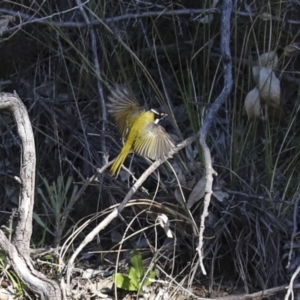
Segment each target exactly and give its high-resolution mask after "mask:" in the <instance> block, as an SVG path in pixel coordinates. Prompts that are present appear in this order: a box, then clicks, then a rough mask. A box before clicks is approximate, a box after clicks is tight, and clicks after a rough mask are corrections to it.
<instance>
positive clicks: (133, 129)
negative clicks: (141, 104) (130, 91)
mask: <svg viewBox="0 0 300 300" xmlns="http://www.w3.org/2000/svg"><path fill="white" fill-rule="evenodd" d="M154 120H155V118H154V114H153V112H151V111H145V112H142V113H140V114H139V115H138V116H137V117H136V118H135V119H134V120H132V121H131V124H129V126H128V127H129V128H128V129H129V132H128V135H127V138H126V140H128V139H130V142H131V143H133V142H134V139H135V138H136V137H137V136H138V134H139V133H142V132H143V130H144V129H145V128H146V126H147V125H148V124H149V123H153V122H154Z"/></svg>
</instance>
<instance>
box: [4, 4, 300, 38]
mask: <svg viewBox="0 0 300 300" xmlns="http://www.w3.org/2000/svg"><path fill="white" fill-rule="evenodd" d="M77 8H78V7H74V8H71V10H75V9H77ZM69 11H70V10H67V11H63V12H59V13H56V15H58V14H61V15H62V14H64V13H65V12H69ZM0 13H2V14H7V15H10V16H15V17H20V18H21V19H22V20H25V21H26V23H21V24H19V25H16V26H14V27H12V28H8V29H7V30H6V31H5V32H8V31H13V30H16V29H19V28H20V27H23V26H25V25H26V24H31V23H38V24H43V25H51V26H54V27H58V28H82V27H86V26H87V23H86V22H73V21H66V22H57V21H52V18H53V16H54V15H55V14H52V15H49V16H46V17H39V18H38V17H34V16H32V15H29V14H26V13H23V12H20V11H15V10H12V9H7V8H0ZM219 13H220V10H219V9H218V8H210V9H188V8H184V9H175V10H169V9H164V10H159V11H145V12H142V13H128V14H125V15H120V16H115V17H109V18H103V19H101V20H100V19H99V20H94V21H92V22H91V23H90V24H91V25H92V26H99V25H102V24H103V23H106V24H109V23H115V22H121V21H124V20H125V21H128V20H131V19H133V20H136V19H139V18H148V17H160V16H191V17H193V16H196V17H195V18H194V19H197V18H199V17H201V15H202V14H203V15H204V14H205V15H208V14H219ZM233 13H234V14H235V15H238V16H241V17H246V18H255V17H258V18H261V19H262V20H265V19H266V17H267V18H268V19H269V20H272V21H276V22H282V23H284V24H289V25H296V26H298V25H299V24H300V21H299V20H289V19H285V18H280V17H278V16H272V15H271V14H270V15H266V14H263V13H256V12H248V11H240V10H235V11H233ZM194 19H193V20H194Z"/></svg>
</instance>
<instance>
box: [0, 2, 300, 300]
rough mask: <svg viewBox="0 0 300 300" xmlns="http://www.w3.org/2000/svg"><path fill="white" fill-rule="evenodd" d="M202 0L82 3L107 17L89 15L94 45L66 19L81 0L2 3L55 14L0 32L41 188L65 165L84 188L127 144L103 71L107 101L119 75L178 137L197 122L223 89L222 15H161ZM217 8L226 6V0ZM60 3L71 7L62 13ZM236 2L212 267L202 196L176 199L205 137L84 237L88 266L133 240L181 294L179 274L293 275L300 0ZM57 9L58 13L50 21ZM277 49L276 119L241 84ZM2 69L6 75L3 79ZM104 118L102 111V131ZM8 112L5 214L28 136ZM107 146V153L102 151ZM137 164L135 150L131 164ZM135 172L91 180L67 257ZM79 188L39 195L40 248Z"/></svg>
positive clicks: (66, 231) (197, 167)
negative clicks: (57, 200) (253, 114)
mask: <svg viewBox="0 0 300 300" xmlns="http://www.w3.org/2000/svg"><path fill="white" fill-rule="evenodd" d="M203 2H205V3H206V5H205V4H203V5H202V4H201V5H199V7H198V6H197V7H191V5H192V4H191V1H178V3H177V1H173V2H172V3H169V4H168V6H165V5H163V4H162V3H161V2H159V1H156V2H155V1H153V2H152V5H150V2H141V3H140V4H137V3H136V2H134V1H122V2H119V1H114V2H112V1H90V2H89V3H88V6H87V7H86V8H87V9H86V12H87V13H88V15H89V18H90V19H91V20H94V21H95V22H98V23H99V24H98V25H96V26H94V27H93V28H94V32H95V35H96V41H97V44H96V46H95V45H94V46H92V44H91V39H90V38H91V36H90V33H91V32H90V29H88V27H87V26H78V27H76V26H75V25H74V26H69V27H66V25H65V24H66V22H67V21H69V20H72V21H73V22H84V19H83V17H82V15H81V13H80V11H79V10H78V9H75V8H74V7H75V5H74V4H73V3H72V1H64V2H62V3H59V1H57V3H54V4H52V5H50V4H48V3H47V2H46V3H43V1H35V2H34V4H33V6H31V7H29V4H28V2H27V1H24V2H23V3H22V4H14V5H13V4H10V3H6V4H5V5H3V6H2V7H1V8H0V12H1V9H8V10H10V11H11V12H12V11H21V12H23V13H24V14H26V15H33V14H34V12H36V13H37V14H36V15H35V17H36V18H38V19H41V18H42V17H45V16H53V18H52V19H51V20H50V19H49V20H48V21H49V23H46V20H44V21H43V22H41V24H39V23H37V22H33V23H29V24H24V25H23V26H20V27H17V25H18V24H19V22H20V21H19V20H18V19H16V21H15V23H12V24H11V27H13V25H15V26H16V28H17V29H16V31H15V33H14V35H12V32H10V33H6V34H4V36H2V40H1V39H0V42H1V55H0V65H1V68H0V78H1V80H3V83H4V84H3V85H1V86H2V91H8V92H11V91H13V90H16V91H17V93H18V94H19V95H20V97H21V99H23V100H24V102H25V104H26V106H27V108H28V110H29V113H30V116H31V120H32V125H33V128H34V133H35V138H36V148H37V154H38V166H37V174H38V175H39V176H38V177H37V187H38V188H39V189H40V190H42V191H44V193H46V185H45V182H43V180H42V178H44V180H46V182H47V183H48V184H49V185H50V186H51V184H52V183H53V182H57V180H58V177H59V176H62V178H65V181H64V183H63V186H65V184H66V182H67V179H68V178H69V177H71V178H72V180H73V183H72V185H74V186H76V185H77V186H78V187H79V188H80V187H81V186H82V184H83V182H84V181H85V179H86V178H87V177H91V176H92V175H93V174H95V173H96V170H97V168H98V167H100V166H101V165H103V164H104V160H105V158H106V155H109V159H112V158H114V157H115V156H116V155H117V154H118V152H119V150H120V147H121V141H120V138H119V136H118V135H117V133H116V131H115V129H114V126H113V124H112V123H111V119H110V117H109V116H108V119H107V120H103V113H102V110H103V109H105V108H103V107H102V106H101V95H100V94H99V85H97V81H98V80H99V81H98V83H99V82H100V85H101V87H102V88H103V91H104V99H105V100H106V99H107V95H108V94H109V89H110V87H111V86H112V85H113V84H115V83H122V84H125V85H128V86H130V88H131V89H132V90H133V91H134V92H135V94H136V96H137V97H138V98H139V99H140V100H141V103H143V102H144V103H145V104H146V105H147V106H148V107H163V108H164V109H165V110H166V111H167V113H168V114H169V120H168V121H166V122H165V123H164V124H163V125H164V126H165V127H166V129H167V130H168V132H169V133H170V134H171V135H172V136H173V137H174V139H175V140H177V141H180V140H182V139H183V138H187V137H189V136H191V135H192V134H193V133H196V132H198V130H199V128H200V127H201V125H202V122H203V118H204V116H205V113H206V111H207V109H208V108H209V107H210V104H211V103H212V102H213V101H214V99H215V98H216V97H217V95H218V94H219V93H220V91H221V90H222V88H223V85H222V84H223V82H222V79H221V78H222V67H221V57H220V49H219V44H220V41H219V32H220V13H219V11H215V12H214V14H213V16H214V20H213V21H212V22H211V23H209V24H203V23H201V22H200V21H199V20H200V19H201V18H202V17H203V16H205V15H202V16H200V17H197V16H198V15H191V14H189V13H185V14H173V15H172V14H164V12H163V11H164V10H163V9H166V8H167V9H168V10H169V9H174V10H179V9H187V11H188V8H194V9H203V8H207V9H209V8H210V4H209V3H208V2H209V1H203ZM193 3H194V2H193ZM217 7H218V8H219V9H220V8H221V6H220V4H219V5H218V6H217ZM69 9H70V11H68V10H69ZM58 11H66V13H64V14H56V12H58ZM153 11H162V13H161V15H158V14H157V15H152V16H149V17H136V18H135V17H130V16H131V14H135V15H140V14H141V13H144V14H147V13H148V14H150V15H151V13H152V12H153ZM234 11H235V13H234V14H233V15H232V30H231V51H232V58H233V61H234V68H233V75H234V90H233V92H232V95H231V97H230V99H228V101H227V103H226V105H225V106H224V107H222V109H221V110H220V111H219V113H218V115H217V116H216V118H215V122H214V126H213V128H212V129H211V132H210V136H209V144H210V147H211V151H212V156H213V160H214V166H215V169H216V170H217V171H218V174H219V175H218V176H217V178H216V180H215V185H214V191H215V194H216V191H217V190H218V191H222V192H223V193H226V195H227V198H226V199H225V198H224V197H223V198H222V197H221V198H222V200H223V201H222V202H221V201H219V200H220V198H219V200H218V199H217V197H214V198H213V199H212V203H211V206H210V216H209V218H208V220H207V225H206V232H205V235H206V236H205V237H206V240H205V266H206V268H207V270H208V273H209V276H208V277H207V278H204V277H203V276H202V275H201V273H200V272H199V270H198V269H197V268H196V265H197V253H196V251H195V245H197V240H196V239H197V230H198V225H199V220H200V215H201V211H202V207H201V202H198V203H197V204H195V205H194V206H193V207H192V209H191V212H189V211H188V210H187V209H186V207H185V205H184V204H182V203H180V202H179V200H180V199H185V200H187V199H188V197H189V195H190V193H191V190H192V189H193V187H194V186H195V184H196V183H197V182H198V181H199V180H200V179H201V177H202V175H203V165H202V154H201V151H200V148H199V145H197V144H194V145H192V146H190V147H188V148H187V149H185V150H183V151H182V152H181V153H180V154H179V155H178V156H176V157H174V159H172V160H171V161H170V163H171V165H172V167H173V168H174V169H175V174H176V176H175V174H174V173H173V172H172V170H171V168H170V167H169V166H168V165H167V164H165V165H164V166H163V167H161V168H160V169H159V173H158V172H156V173H154V174H153V175H152V176H151V177H150V178H149V179H148V180H147V182H146V183H145V184H144V186H143V189H140V190H139V191H138V192H137V193H136V194H135V198H134V199H133V200H132V201H131V202H130V203H129V204H128V206H127V207H126V209H125V210H124V211H123V213H122V216H120V217H119V219H118V221H115V222H113V223H111V224H110V225H109V226H108V227H107V228H106V230H105V231H104V232H102V233H101V236H100V239H99V241H95V243H94V244H93V245H90V246H89V247H90V248H89V250H91V249H96V250H95V251H92V250H91V251H92V252H93V253H94V254H93V256H92V258H91V257H90V256H88V258H89V259H87V260H85V262H84V263H82V262H81V263H78V267H79V268H82V269H86V268H87V266H86V264H88V265H89V266H90V267H91V268H96V267H97V266H99V264H100V265H101V266H104V265H105V266H106V267H107V268H108V269H109V270H115V269H116V268H117V267H118V265H119V264H118V263H119V262H120V261H122V259H124V260H125V261H126V259H128V253H129V251H130V250H131V249H134V248H138V249H140V251H141V252H142V253H143V257H144V258H145V260H146V261H147V263H148V264H150V263H149V260H150V261H151V262H155V263H156V264H157V266H158V267H159V268H160V269H161V270H164V271H165V273H163V272H160V275H159V278H160V279H162V280H168V281H170V277H171V278H173V279H174V280H175V281H173V282H172V284H171V285H170V288H169V292H170V294H172V293H173V292H174V293H175V291H176V290H177V288H178V286H177V284H176V282H177V283H179V282H180V284H181V285H182V286H183V287H194V288H195V287H199V286H203V285H204V286H206V288H207V291H208V292H207V293H206V294H205V295H208V294H212V293H213V292H214V291H216V290H217V286H218V285H220V286H222V287H224V288H225V287H226V288H227V289H228V292H229V293H234V292H235V290H236V289H237V288H240V287H242V288H243V289H244V291H245V292H253V291H257V290H262V289H265V288H270V287H275V286H278V285H281V284H284V283H286V282H287V281H288V280H289V278H290V274H291V272H293V271H294V270H295V268H296V267H297V265H298V264H299V262H298V259H297V257H298V256H299V255H297V254H298V253H297V252H298V250H297V249H298V247H297V246H298V240H297V236H296V235H295V234H296V232H297V224H298V220H297V214H296V213H295V212H297V209H298V201H299V200H298V198H299V191H300V190H299V175H300V174H299V170H300V168H299V163H300V157H299V145H300V142H299V136H300V135H299V124H298V123H297V117H298V107H299V100H298V98H299V97H298V95H299V78H298V72H297V70H298V69H299V63H300V60H299V55H298V53H297V52H296V54H295V56H292V57H289V56H286V55H284V54H285V47H286V46H288V45H290V44H292V43H294V44H295V45H299V44H297V43H299V26H300V24H293V23H292V21H293V20H298V19H297V18H296V15H297V13H299V11H300V7H299V4H297V3H296V1H277V2H276V3H275V4H274V2H272V1H267V0H265V1H254V2H252V4H251V5H246V3H242V2H241V1H239V2H238V4H236V5H235V7H234ZM5 14H8V13H5ZM116 16H124V18H123V19H122V20H119V21H112V20H111V19H108V20H107V22H106V23H105V24H101V22H102V21H101V19H102V18H104V17H107V18H111V17H116ZM126 16H127V17H126ZM23 19H25V18H23ZM53 21H55V22H59V24H57V26H55V25H53V23H52V22H53ZM100 21H101V22H100ZM25 22H26V20H25ZM93 47H94V49H93ZM95 47H96V48H95ZM93 50H96V52H97V54H98V60H99V65H100V73H98V70H97V68H96V67H95V61H94V56H93ZM268 51H277V54H278V56H279V64H278V66H277V67H276V70H275V72H276V74H277V76H278V77H279V78H280V81H281V89H282V105H283V108H284V110H285V113H286V117H285V119H284V120H281V122H278V121H276V120H272V119H271V118H269V119H266V120H265V121H254V122H250V121H248V120H247V117H246V114H245V112H244V107H243V101H244V99H245V96H246V94H247V93H248V92H249V91H250V90H251V89H252V88H253V87H254V81H253V79H252V74H251V67H250V66H251V64H252V62H253V61H254V60H255V59H257V57H258V56H259V55H260V54H262V53H265V52H268ZM6 80H11V82H10V83H5V82H4V81H6ZM0 84H1V82H0ZM103 121H107V122H105V131H104V132H103ZM11 124H12V120H11V119H10V117H9V116H8V115H5V114H2V113H1V119H0V131H1V136H2V145H3V146H2V147H1V149H0V158H1V159H0V160H1V161H2V162H3V163H1V164H0V166H1V167H0V172H1V173H0V176H1V179H2V180H1V181H0V195H1V198H2V199H3V201H2V202H1V206H0V209H1V211H5V212H6V213H7V214H5V215H4V214H3V216H1V223H2V224H4V223H6V221H7V219H8V217H9V213H10V212H11V210H12V208H15V207H16V206H17V195H18V184H17V183H16V182H15V180H14V179H13V176H14V175H15V174H18V168H19V167H18V162H19V159H18V155H19V146H18V138H17V135H16V132H15V129H14V128H13V127H12V126H11ZM103 141H105V145H104V144H103ZM104 146H105V150H106V153H102V151H103V147H104ZM129 163H130V162H129V159H128V160H127V163H126V166H129ZM148 164H149V163H148V162H147V161H146V160H145V159H144V158H141V157H137V156H135V157H134V158H133V160H132V162H131V166H132V172H134V174H135V177H137V178H138V177H139V175H140V174H141V173H142V172H143V170H144V169H145V168H146V166H147V165H148ZM177 179H178V180H177ZM131 184H132V181H131V179H130V178H129V176H127V175H126V172H124V173H123V174H121V176H120V177H119V178H118V179H114V178H112V177H111V176H110V175H109V174H108V173H105V174H104V175H101V176H99V180H98V181H97V182H95V181H94V182H93V183H91V184H90V185H89V186H88V187H87V189H86V190H85V192H84V193H83V194H81V196H80V198H79V199H78V201H77V202H76V203H74V207H73V210H72V211H71V214H70V217H69V218H68V220H67V223H66V226H65V227H64V228H62V229H63V235H62V240H61V241H60V242H61V243H60V245H63V248H62V250H61V252H60V253H61V254H60V255H61V258H62V261H63V262H67V261H68V258H69V256H70V254H69V251H71V249H72V248H73V247H76V245H78V243H79V242H80V240H82V238H83V237H84V236H85V235H86V234H87V233H88V232H89V231H90V230H91V229H92V228H93V227H94V226H95V225H96V224H97V223H98V222H99V221H100V220H101V219H103V217H104V216H105V215H107V214H108V213H109V212H110V211H111V209H112V208H113V207H114V205H116V204H117V203H119V202H120V201H121V200H122V199H123V197H124V196H125V195H126V193H127V191H128V189H129V187H130V186H131ZM179 187H180V189H182V191H183V194H181V191H180V189H179ZM73 188H74V187H73V186H72V188H71V189H69V190H68V193H67V194H66V203H65V204H64V205H63V206H61V207H60V209H59V212H58V211H56V212H55V210H54V209H53V210H51V209H48V208H47V206H45V205H44V204H43V201H42V199H41V196H40V194H39V193H37V196H36V207H35V212H36V214H37V215H39V218H40V220H41V222H40V224H39V223H37V222H35V223H34V225H33V226H34V229H35V230H34V232H35V235H34V236H33V241H32V242H33V244H34V245H37V246H38V247H44V246H46V245H52V244H53V243H54V241H55V232H57V230H58V227H59V226H61V224H60V223H59V222H58V221H57V220H58V216H60V215H61V214H62V213H63V212H64V209H65V208H66V205H67V203H68V201H70V199H71V197H72V190H73ZM223 195H224V194H223ZM48 196H49V197H50V198H51V195H50V194H49V195H48ZM52 196H53V195H52ZM49 202H50V201H49ZM159 213H164V214H166V215H167V216H168V217H169V220H170V222H171V225H170V226H171V230H172V231H173V234H174V236H175V239H173V240H171V239H167V238H166V235H165V233H164V231H163V229H161V228H160V227H159V226H158V224H157V223H156V219H157V215H158V214H159ZM36 220H37V219H36ZM86 221H87V222H86ZM85 222H86V223H85ZM83 224H84V226H82V227H81V225H83ZM41 225H43V227H41ZM45 228H47V229H45ZM77 229H78V231H77V232H76V233H75V230H77ZM50 232H51V233H52V234H51V233H50ZM71 234H74V235H71ZM53 235H54V236H53ZM73 237H74V239H69V240H67V239H68V238H73ZM291 240H293V242H294V244H293V243H291ZM56 241H57V240H56ZM65 241H66V244H63V243H64V242H65ZM99 249H100V251H99ZM288 262H290V268H288V269H287V268H286V265H287V264H288ZM166 274H167V275H166Z"/></svg>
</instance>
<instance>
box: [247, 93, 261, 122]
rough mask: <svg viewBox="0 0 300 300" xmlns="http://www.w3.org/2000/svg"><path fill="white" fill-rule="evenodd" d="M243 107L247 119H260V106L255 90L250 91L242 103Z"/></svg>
mask: <svg viewBox="0 0 300 300" xmlns="http://www.w3.org/2000/svg"><path fill="white" fill-rule="evenodd" d="M244 107H245V110H246V113H247V116H248V119H259V118H261V106H260V97H259V91H258V89H257V88H254V89H253V90H251V91H250V92H249V93H248V94H247V96H246V98H245V102H244Z"/></svg>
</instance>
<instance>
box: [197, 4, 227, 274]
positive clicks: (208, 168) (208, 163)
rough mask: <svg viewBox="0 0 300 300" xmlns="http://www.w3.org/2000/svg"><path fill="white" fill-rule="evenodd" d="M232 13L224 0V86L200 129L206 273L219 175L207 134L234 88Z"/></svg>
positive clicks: (202, 226)
mask: <svg viewBox="0 0 300 300" xmlns="http://www.w3.org/2000/svg"><path fill="white" fill-rule="evenodd" d="M231 13H232V0H223V12H222V18H221V54H222V61H223V69H224V87H223V90H222V91H221V93H220V95H219V96H218V97H217V99H216V100H215V102H214V103H213V104H212V106H211V107H210V110H209V112H208V113H207V115H206V117H205V120H204V123H203V126H202V128H201V130H200V144H201V147H202V150H203V154H204V164H205V172H206V180H207V182H206V186H205V192H206V194H205V198H204V205H203V212H202V215H201V223H200V231H199V244H198V247H197V250H198V254H199V260H200V267H201V270H202V272H203V274H206V271H205V268H204V265H203V233H204V229H205V224H204V222H205V218H206V217H207V216H208V207H209V204H210V199H211V195H212V193H213V191H212V184H213V175H217V173H216V171H215V170H214V169H213V166H212V160H211V154H210V150H209V148H208V146H207V143H206V137H207V134H208V132H209V130H210V128H211V125H212V123H213V120H214V118H215V116H216V114H217V112H218V110H219V109H220V107H221V105H222V104H224V102H225V101H226V100H227V99H228V97H229V94H230V92H231V89H232V85H233V79H232V61H231V53H230V17H231Z"/></svg>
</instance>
